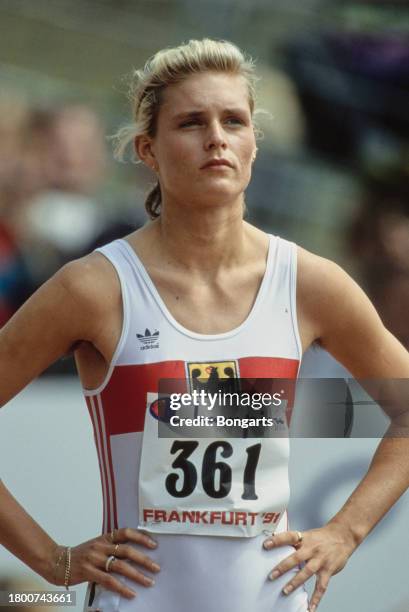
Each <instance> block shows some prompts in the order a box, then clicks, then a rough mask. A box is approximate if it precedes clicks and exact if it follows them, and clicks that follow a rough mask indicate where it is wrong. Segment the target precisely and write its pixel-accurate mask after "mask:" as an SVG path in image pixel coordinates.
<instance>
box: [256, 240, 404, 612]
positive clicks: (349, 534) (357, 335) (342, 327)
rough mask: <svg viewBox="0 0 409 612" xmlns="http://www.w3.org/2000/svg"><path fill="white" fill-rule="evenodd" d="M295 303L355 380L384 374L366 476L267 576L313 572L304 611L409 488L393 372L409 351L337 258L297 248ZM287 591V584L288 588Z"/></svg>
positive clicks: (398, 373)
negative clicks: (385, 421) (378, 437)
mask: <svg viewBox="0 0 409 612" xmlns="http://www.w3.org/2000/svg"><path fill="white" fill-rule="evenodd" d="M298 274H299V281H298V286H297V289H298V303H299V305H300V307H301V317H303V323H305V325H304V329H306V330H307V335H308V338H309V340H310V341H314V340H315V341H318V342H319V343H320V344H321V345H322V346H323V347H324V348H325V349H327V350H328V351H329V352H330V353H331V354H332V355H334V357H335V358H336V359H338V360H339V361H340V362H341V363H342V364H343V365H344V366H345V367H346V368H347V369H348V370H349V371H350V372H351V373H352V374H353V375H354V376H355V377H356V378H358V379H379V380H382V379H383V380H385V381H386V379H388V380H389V381H390V383H388V384H387V386H388V391H389V393H392V395H393V394H394V400H395V401H393V402H392V403H391V405H384V406H382V407H383V409H384V410H385V412H386V414H387V415H388V416H389V417H390V419H391V427H390V429H389V432H388V434H390V435H391V436H393V435H394V434H396V433H398V434H399V437H385V438H383V439H382V441H381V442H380V444H379V446H378V449H377V451H376V453H375V455H374V457H373V459H372V462H371V465H370V467H369V470H368V472H367V474H366V475H365V477H364V478H363V479H362V481H361V482H360V484H359V485H358V487H357V488H356V489H355V491H354V492H353V493H352V495H351V496H350V497H349V499H348V500H347V502H346V503H345V504H344V506H343V507H342V508H341V510H340V511H339V512H338V513H337V514H336V515H335V516H334V517H333V518H332V519H331V520H330V521H329V523H328V524H327V525H325V526H324V527H322V528H320V529H313V530H310V531H307V532H305V534H304V539H303V541H302V544H301V546H299V547H298V549H297V551H296V552H295V553H294V554H293V555H291V556H290V557H287V558H286V559H285V560H284V561H283V562H281V563H280V564H279V565H278V566H276V567H275V568H273V571H274V572H277V574H274V577H276V576H279V575H281V574H283V573H284V572H286V571H288V570H289V569H291V568H294V567H295V566H296V565H298V564H299V563H303V562H305V566H304V568H303V569H302V570H301V571H300V572H298V574H297V575H296V576H295V577H294V578H293V579H292V580H291V581H290V582H289V583H288V584H287V585H286V587H285V588H287V587H290V590H292V589H295V588H297V587H298V586H299V585H301V584H302V583H303V582H305V581H306V580H307V579H308V578H310V577H311V576H313V575H314V574H316V575H317V582H316V586H315V590H314V593H313V595H312V597H311V603H310V608H309V609H310V610H311V612H314V611H315V609H316V607H317V606H318V604H319V602H320V600H321V598H322V596H323V595H324V593H325V591H326V589H327V587H328V583H329V580H330V578H331V576H332V575H334V574H336V573H337V572H339V571H340V570H341V569H342V568H343V567H344V565H345V563H346V562H347V560H348V558H349V556H350V555H351V554H352V552H353V551H354V550H355V549H356V547H357V546H358V545H359V544H360V543H361V542H362V540H363V539H364V538H365V537H366V536H367V535H368V533H369V532H370V531H371V530H372V529H373V528H374V527H375V525H376V524H377V523H378V522H379V521H380V520H381V518H382V517H383V516H384V515H385V514H386V512H387V511H388V510H389V509H390V508H391V506H392V505H393V504H394V503H395V502H396V501H397V499H398V498H399V497H400V496H401V495H402V494H403V493H404V492H405V491H406V489H407V488H408V487H409V401H408V400H409V397H408V398H404V397H399V395H400V393H401V389H402V386H401V385H397V384H394V382H393V379H409V355H408V353H407V351H406V350H405V348H404V347H403V346H402V345H401V344H400V343H399V342H398V340H397V339H396V338H394V337H393V336H392V334H390V333H389V331H388V330H387V329H385V327H384V325H383V324H382V321H381V320H380V318H379V316H378V314H377V313H376V311H375V309H374V307H373V306H372V304H371V303H370V301H369V299H368V298H367V296H366V295H365V294H364V292H363V291H362V290H361V289H360V288H359V286H358V285H357V284H356V283H355V282H354V281H353V280H352V279H351V278H350V277H349V276H348V275H347V274H346V273H345V272H344V271H343V270H342V269H341V268H340V267H339V266H337V265H336V264H334V263H332V262H330V261H327V260H325V259H322V258H320V257H317V256H315V255H312V254H311V253H308V252H306V251H303V250H302V249H300V256H299V268H298ZM297 541H298V535H297V532H285V533H283V534H278V535H277V536H274V538H273V539H272V540H267V541H266V542H265V546H266V548H272V547H274V546H281V545H283V544H293V545H296V544H297ZM288 592H289V591H288Z"/></svg>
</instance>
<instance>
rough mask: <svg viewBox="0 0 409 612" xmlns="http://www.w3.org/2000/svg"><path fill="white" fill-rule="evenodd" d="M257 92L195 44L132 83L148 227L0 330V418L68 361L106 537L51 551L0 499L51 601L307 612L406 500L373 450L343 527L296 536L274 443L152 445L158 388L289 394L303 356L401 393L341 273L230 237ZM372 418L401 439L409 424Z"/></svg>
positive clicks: (281, 456) (124, 139)
mask: <svg viewBox="0 0 409 612" xmlns="http://www.w3.org/2000/svg"><path fill="white" fill-rule="evenodd" d="M254 82H255V75H254V69H253V65H252V63H251V61H250V60H248V59H246V58H245V57H244V56H243V54H242V53H241V52H240V51H239V50H238V49H237V47H235V46H234V45H232V44H230V43H228V42H216V41H212V40H208V39H205V40H201V41H190V42H189V43H188V44H185V45H182V46H180V47H177V48H173V49H167V50H163V51H160V52H158V53H157V54H156V55H155V56H154V57H153V58H152V59H151V60H150V61H149V62H148V63H147V64H146V66H145V67H144V69H143V70H140V71H138V72H137V73H136V75H135V87H134V92H133V109H134V123H133V126H132V128H130V129H125V130H123V131H121V132H120V134H119V136H118V138H119V145H120V146H119V148H121V147H123V146H125V145H126V144H127V143H129V142H131V141H132V142H134V146H135V150H136V153H137V155H138V157H139V159H140V160H141V161H142V162H143V163H144V164H146V165H147V166H148V167H149V168H150V169H151V170H152V171H153V173H155V175H156V178H157V183H156V185H155V187H154V189H153V190H152V191H151V193H150V194H149V196H148V198H147V202H146V207H147V210H148V213H149V215H150V217H151V220H150V222H149V223H147V224H146V225H145V226H144V227H143V228H141V229H140V230H138V231H136V232H134V233H132V234H130V235H128V236H126V237H125V238H124V239H122V240H119V241H114V242H113V243H111V244H109V245H106V246H105V247H103V248H102V249H101V250H98V251H96V252H93V253H91V254H90V255H88V256H86V257H84V258H82V259H79V260H76V261H73V262H71V263H69V264H68V265H66V266H64V267H63V268H62V269H61V270H60V271H59V272H58V273H57V274H56V275H55V276H54V277H53V278H52V279H51V280H49V281H48V282H47V283H45V284H44V285H43V286H42V287H41V288H40V289H39V290H38V291H37V293H36V294H34V295H33V296H32V297H31V298H30V299H29V300H28V302H27V303H26V304H25V305H24V306H23V307H22V308H21V309H20V310H19V311H18V312H17V313H16V314H15V316H14V317H13V318H12V319H11V320H10V321H9V323H8V324H7V325H6V326H5V327H4V328H3V329H2V330H1V332H0V378H1V381H2V384H1V388H0V405H4V404H5V403H6V402H7V401H8V400H10V399H11V398H12V397H13V396H15V395H16V394H17V393H18V392H19V391H20V390H21V389H22V388H23V387H24V386H25V385H26V384H28V383H29V382H30V381H31V380H33V379H34V378H35V377H36V376H38V375H39V374H40V373H41V372H42V371H43V370H44V369H45V368H46V367H47V366H48V365H49V364H51V363H53V362H54V361H55V360H56V359H58V358H59V357H60V356H62V355H64V354H66V353H68V352H69V351H71V350H74V352H75V358H76V363H77V367H78V372H79V376H80V378H81V382H82V385H83V388H84V393H85V397H86V402H87V406H88V410H89V413H90V416H91V419H92V423H93V426H94V431H95V439H96V446H97V452H98V457H99V461H100V468H101V479H102V490H103V500H104V524H103V533H102V535H100V536H99V537H96V538H94V539H92V540H90V541H88V542H85V543H82V544H78V545H73V546H72V547H68V546H62V545H60V544H59V543H57V542H55V541H54V540H53V539H52V538H51V537H49V536H48V535H47V533H45V532H44V531H43V530H42V529H41V527H40V526H39V525H38V524H37V523H35V522H34V520H33V519H32V518H31V517H30V516H29V515H28V514H27V513H26V512H25V511H24V509H23V508H22V507H21V506H20V505H19V504H18V503H17V501H16V500H15V499H14V498H13V497H12V495H11V494H10V493H9V492H8V491H7V489H6V488H5V487H4V485H2V484H1V483H0V535H1V542H2V543H3V544H4V545H5V546H6V547H7V548H8V549H9V550H10V551H11V552H12V553H13V554H15V555H16V556H18V557H19V558H20V559H21V560H22V561H24V562H25V563H26V564H27V565H29V566H30V567H31V568H32V569H33V570H35V571H36V572H38V573H39V574H40V575H41V576H43V577H44V578H45V579H46V580H48V581H49V582H50V583H51V584H54V585H65V586H67V587H69V586H71V585H76V584H79V583H82V582H85V581H86V582H88V583H89V592H88V594H87V601H86V608H87V609H95V610H103V611H104V612H105V611H113V610H121V611H133V610H135V611H137V610H144V611H145V612H148V611H155V612H157V610H166V612H176V611H177V612H190V611H191V610H192V609H193V608H194V609H195V610H196V612H208V611H209V610H218V611H219V612H233V611H234V612H248V611H249V610H252V611H253V610H254V611H255V612H267V611H269V612H271V611H272V610H274V611H275V612H302V611H305V610H307V609H309V610H311V612H313V611H314V610H315V609H316V608H317V606H318V604H319V603H320V601H321V598H322V596H323V595H324V593H325V590H326V589H327V587H328V583H329V581H330V578H331V576H333V575H334V574H336V573H337V572H339V571H340V570H341V569H342V568H343V567H344V565H345V564H346V562H347V561H348V558H349V557H350V555H351V554H352V553H353V552H354V551H355V549H356V548H357V547H358V546H359V544H360V543H361V542H362V541H363V540H364V538H365V537H366V536H367V534H368V533H369V532H370V531H371V530H372V529H373V527H374V526H375V525H376V524H377V523H378V521H379V520H380V519H381V518H382V516H383V515H384V514H385V513H386V512H387V511H388V510H389V508H390V507H391V506H392V505H393V504H394V502H395V501H396V500H397V499H398V498H399V497H400V495H401V494H402V493H403V492H404V491H405V490H406V488H407V487H408V486H409V442H408V440H407V438H406V437H405V436H401V437H392V436H390V437H385V438H383V439H382V441H381V443H380V444H379V446H378V449H377V451H376V454H375V456H374V458H373V460H372V463H371V466H370V468H369V470H368V473H367V474H366V476H365V477H364V478H363V480H362V482H361V483H360V484H359V486H358V487H357V489H356V490H355V491H354V493H353V494H352V495H351V497H350V498H349V499H348V501H347V502H346V504H345V505H344V506H343V507H342V508H341V509H340V511H339V512H338V513H337V514H336V515H335V516H334V517H333V518H332V519H331V520H330V521H329V522H328V524H326V525H323V526H322V527H321V528H319V529H313V530H309V531H305V532H304V533H300V532H298V531H293V530H289V528H288V525H287V520H286V512H285V510H286V505H287V501H288V480H287V461H288V446H287V443H288V440H285V439H282V438H281V439H280V438H269V439H267V438H266V439H264V438H262V439H260V440H256V439H253V438H248V439H245V438H238V439H228V440H216V441H213V440H211V439H206V438H202V439H197V440H191V439H186V438H183V437H182V438H181V439H178V438H177V436H176V437H175V438H173V439H167V438H159V437H158V435H157V428H156V429H155V425H156V424H157V422H158V414H157V411H155V409H154V406H155V399H156V397H157V392H158V380H159V379H161V378H162V379H164V378H173V379H180V380H181V381H185V383H186V389H187V390H188V391H189V390H190V391H192V390H194V389H195V388H197V385H198V384H199V382H200V381H202V383H203V385H204V387H205V388H207V389H209V388H211V386H210V385H211V384H212V385H213V384H216V387H217V384H218V385H219V386H220V385H222V384H223V382H225V381H226V379H229V378H230V379H231V378H233V379H235V378H240V377H241V378H246V377H247V378H257V377H259V378H270V379H274V378H279V377H282V378H296V377H297V373H298V369H299V364H300V361H301V358H302V354H303V351H305V350H306V349H307V348H308V347H309V346H310V345H311V344H312V343H313V342H319V343H320V344H321V345H322V346H323V347H325V348H326V349H327V350H328V351H330V352H331V353H332V354H333V355H334V356H335V358H336V359H338V360H339V361H340V362H342V363H343V364H344V365H345V366H346V368H347V369H348V370H349V371H350V372H352V374H353V375H354V376H355V377H357V378H362V379H364V378H390V379H392V378H395V379H396V378H408V377H409V356H408V354H407V352H406V351H405V349H404V348H403V347H402V346H401V344H400V343H399V342H398V341H397V340H396V339H395V338H394V337H393V336H392V335H391V334H390V333H389V332H388V331H387V330H386V329H385V327H384V326H383V324H382V322H381V321H380V319H379V317H378V315H377V313H376V312H375V310H374V308H373V307H372V305H371V303H370V302H369V300H368V299H367V297H366V296H365V295H364V293H363V292H362V291H361V289H360V288H359V287H358V286H357V285H356V284H355V283H354V281H353V280H351V278H349V277H348V275H347V274H346V273H345V272H343V270H342V269H340V268H339V267H338V266H337V265H336V264H334V263H332V262H331V261H328V260H326V259H323V258H321V257H318V256H316V255H314V254H312V253H309V252H307V251H305V250H304V249H302V248H300V247H296V246H295V245H294V244H292V243H290V242H288V241H286V240H283V239H280V238H279V237H277V236H273V235H268V234H266V233H264V232H263V231H260V230H259V229H257V228H256V227H254V226H252V225H251V224H249V223H247V222H246V221H244V219H243V211H244V193H245V190H246V187H247V185H248V183H249V181H250V178H251V170H252V164H253V162H254V159H255V156H256V150H257V149H256V137H255V133H256V129H255V125H254V112H255V94H254ZM266 197H273V196H272V195H270V194H266ZM203 381H204V382H203ZM215 381H216V383H215ZM206 384H207V385H208V386H207V387H206ZM195 385H196V387H195ZM212 388H215V387H212ZM387 410H388V415H389V416H390V418H391V421H392V424H391V427H392V428H395V429H396V428H400V429H399V431H400V433H402V431H403V432H405V431H407V428H408V426H409V415H408V412H404V411H402V410H398V409H397V408H395V409H393V408H388V409H387ZM385 483H387V486H385ZM222 484H223V486H222ZM311 577H314V580H315V589H314V592H313V595H312V597H311V600H310V602H308V598H307V593H306V591H305V589H304V583H305V582H306V580H307V579H309V578H311Z"/></svg>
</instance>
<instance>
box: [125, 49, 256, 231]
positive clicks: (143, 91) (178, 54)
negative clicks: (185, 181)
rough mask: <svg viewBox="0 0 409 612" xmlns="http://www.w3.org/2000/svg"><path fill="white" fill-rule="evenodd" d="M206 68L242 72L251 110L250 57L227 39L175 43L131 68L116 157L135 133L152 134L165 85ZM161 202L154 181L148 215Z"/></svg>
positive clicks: (147, 203)
mask: <svg viewBox="0 0 409 612" xmlns="http://www.w3.org/2000/svg"><path fill="white" fill-rule="evenodd" d="M206 71H216V72H227V73H230V74H235V75H241V76H243V77H244V78H245V79H246V81H247V86H248V94H249V105H250V110H251V113H252V114H253V112H254V107H255V83H256V80H257V79H256V76H255V72H254V62H253V61H252V59H251V58H250V57H246V56H245V55H244V54H243V53H242V52H241V51H240V49H239V48H238V47H236V45H234V44H232V43H230V42H227V41H218V40H212V39H209V38H204V39H202V40H190V41H189V42H188V43H186V44H182V45H180V46H178V47H173V48H170V49H162V50H161V51H158V52H157V53H156V54H155V55H153V56H152V57H151V58H150V59H149V60H148V61H147V62H146V64H145V66H144V68H143V69H141V70H135V71H134V73H133V75H132V77H131V81H130V89H129V97H130V100H131V103H132V115H133V122H132V123H131V124H130V125H127V126H125V127H122V128H121V129H120V130H119V131H118V132H117V134H116V135H115V136H114V140H115V156H116V158H117V159H123V156H124V152H125V149H126V148H127V147H128V145H129V144H130V143H132V142H133V141H134V139H135V137H136V136H139V135H141V134H147V135H148V136H151V137H153V136H155V133H156V127H157V118H158V114H159V110H160V107H161V103H162V98H163V97H162V92H163V91H164V89H165V88H166V87H168V86H169V85H172V84H174V83H179V82H181V81H183V80H184V79H186V78H187V77H188V76H190V75H193V74H197V73H201V72H206ZM161 202H162V194H161V189H160V185H159V182H157V183H156V185H155V186H154V187H153V189H151V191H150V192H149V194H148V196H147V198H146V201H145V208H146V210H147V213H148V215H149V216H150V218H151V219H154V218H156V217H158V216H159V215H160V207H161Z"/></svg>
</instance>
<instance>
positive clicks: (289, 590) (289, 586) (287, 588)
mask: <svg viewBox="0 0 409 612" xmlns="http://www.w3.org/2000/svg"><path fill="white" fill-rule="evenodd" d="M292 590H293V586H292V585H291V584H288V585H287V586H286V587H284V588H283V593H284V594H285V595H288V594H289V593H291V591H292Z"/></svg>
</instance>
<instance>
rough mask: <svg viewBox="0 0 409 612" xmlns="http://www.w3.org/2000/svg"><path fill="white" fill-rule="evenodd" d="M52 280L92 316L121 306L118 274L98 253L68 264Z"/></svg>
mask: <svg viewBox="0 0 409 612" xmlns="http://www.w3.org/2000/svg"><path fill="white" fill-rule="evenodd" d="M53 280H54V282H56V283H59V284H60V285H61V286H62V287H63V289H64V290H65V291H66V293H67V294H68V295H69V297H70V298H71V299H72V300H74V301H76V302H77V303H78V304H79V305H81V306H82V307H83V308H84V309H85V311H86V312H89V314H90V315H92V316H93V315H95V314H96V313H102V312H104V311H107V310H111V309H112V307H113V306H115V305H120V303H121V287H120V282H119V279H118V276H117V273H116V271H115V269H114V267H113V265H112V264H111V263H110V262H109V261H108V259H107V258H106V257H104V256H103V255H102V254H101V253H91V254H90V255H86V256H85V257H82V258H81V259H76V260H74V261H71V262H69V263H68V264H66V265H65V266H63V267H62V268H61V269H60V270H59V271H58V272H57V273H56V274H55V276H54V278H53ZM84 314H85V313H84Z"/></svg>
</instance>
